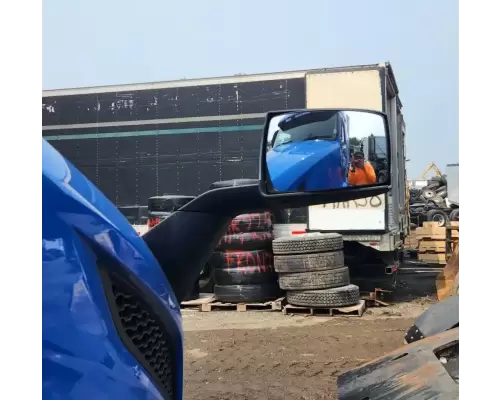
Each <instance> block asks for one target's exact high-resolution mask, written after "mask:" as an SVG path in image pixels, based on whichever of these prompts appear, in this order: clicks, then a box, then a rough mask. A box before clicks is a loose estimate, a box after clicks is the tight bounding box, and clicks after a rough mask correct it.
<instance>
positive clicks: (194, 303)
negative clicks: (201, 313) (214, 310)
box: [181, 293, 215, 308]
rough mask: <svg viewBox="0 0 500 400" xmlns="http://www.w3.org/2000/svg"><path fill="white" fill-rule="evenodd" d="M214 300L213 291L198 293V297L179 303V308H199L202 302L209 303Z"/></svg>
mask: <svg viewBox="0 0 500 400" xmlns="http://www.w3.org/2000/svg"><path fill="white" fill-rule="evenodd" d="M214 301H215V295H214V294H213V293H200V297H199V298H198V299H194V300H187V301H183V302H182V303H181V308H200V307H201V306H202V305H203V304H209V303H212V302H214Z"/></svg>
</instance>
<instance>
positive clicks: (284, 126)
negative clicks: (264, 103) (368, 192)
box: [266, 110, 390, 192]
mask: <svg viewBox="0 0 500 400" xmlns="http://www.w3.org/2000/svg"><path fill="white" fill-rule="evenodd" d="M269 118H270V119H269ZM268 119H269V120H268V124H267V126H268V130H267V149H266V166H267V171H268V174H269V178H270V181H271V182H270V186H272V188H270V189H272V191H274V192H311V191H321V190H331V189H340V188H345V187H348V186H367V185H368V186H370V185H374V184H380V183H386V182H387V181H388V179H387V178H388V176H389V167H390V165H389V164H390V160H389V158H388V153H387V149H388V146H389V141H388V133H387V131H386V126H385V124H384V119H383V117H382V116H381V115H379V114H376V113H372V112H368V111H343V110H301V111H293V112H289V113H283V114H279V115H276V114H275V115H273V116H271V117H268Z"/></svg>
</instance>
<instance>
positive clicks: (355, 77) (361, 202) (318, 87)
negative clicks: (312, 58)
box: [306, 68, 387, 232]
mask: <svg viewBox="0 0 500 400" xmlns="http://www.w3.org/2000/svg"><path fill="white" fill-rule="evenodd" d="M381 74H383V70H381V69H374V68H372V69H367V70H362V69H361V70H355V71H352V70H349V71H338V72H335V71H332V72H324V73H315V72H312V73H307V74H306V104H307V107H308V108H362V109H367V110H374V111H383V110H384V105H383V99H384V97H385V86H384V85H382V80H381ZM386 201H387V200H386V196H385V195H380V196H376V197H369V198H363V199H358V200H355V201H349V202H343V203H330V204H321V205H317V206H311V207H309V211H308V228H309V229H310V230H319V231H335V232H349V231H350V232H354V231H383V230H385V229H386Z"/></svg>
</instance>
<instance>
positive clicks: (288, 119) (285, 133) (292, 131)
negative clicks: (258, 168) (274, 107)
mask: <svg viewBox="0 0 500 400" xmlns="http://www.w3.org/2000/svg"><path fill="white" fill-rule="evenodd" d="M311 114H313V113H301V114H298V115H294V114H285V115H280V116H278V117H275V118H274V119H276V121H274V120H273V121H271V124H270V126H269V128H270V130H271V132H274V135H273V136H274V141H273V144H272V147H273V148H275V147H278V146H281V145H284V144H287V143H291V142H302V141H304V140H316V139H320V140H336V139H337V134H338V132H337V126H338V124H337V122H338V114H337V113H333V114H332V115H331V116H330V117H329V118H328V119H325V120H323V121H317V120H312V122H311V120H310V119H309V118H308V117H313V115H311ZM271 125H272V126H271Z"/></svg>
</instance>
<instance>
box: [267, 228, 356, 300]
mask: <svg viewBox="0 0 500 400" xmlns="http://www.w3.org/2000/svg"><path fill="white" fill-rule="evenodd" d="M273 252H274V268H275V269H276V272H277V273H278V276H279V277H278V280H279V286H280V288H281V289H283V290H285V291H286V298H287V302H288V303H289V304H291V305H294V306H302V307H310V308H335V307H344V306H352V305H356V304H358V303H359V300H360V295H359V287H358V286H356V285H351V284H350V280H349V268H348V267H346V266H345V265H344V252H343V240H342V236H341V235H339V234H337V233H329V234H315V233H313V234H304V235H297V236H284V237H280V238H277V239H275V240H274V241H273Z"/></svg>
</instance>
